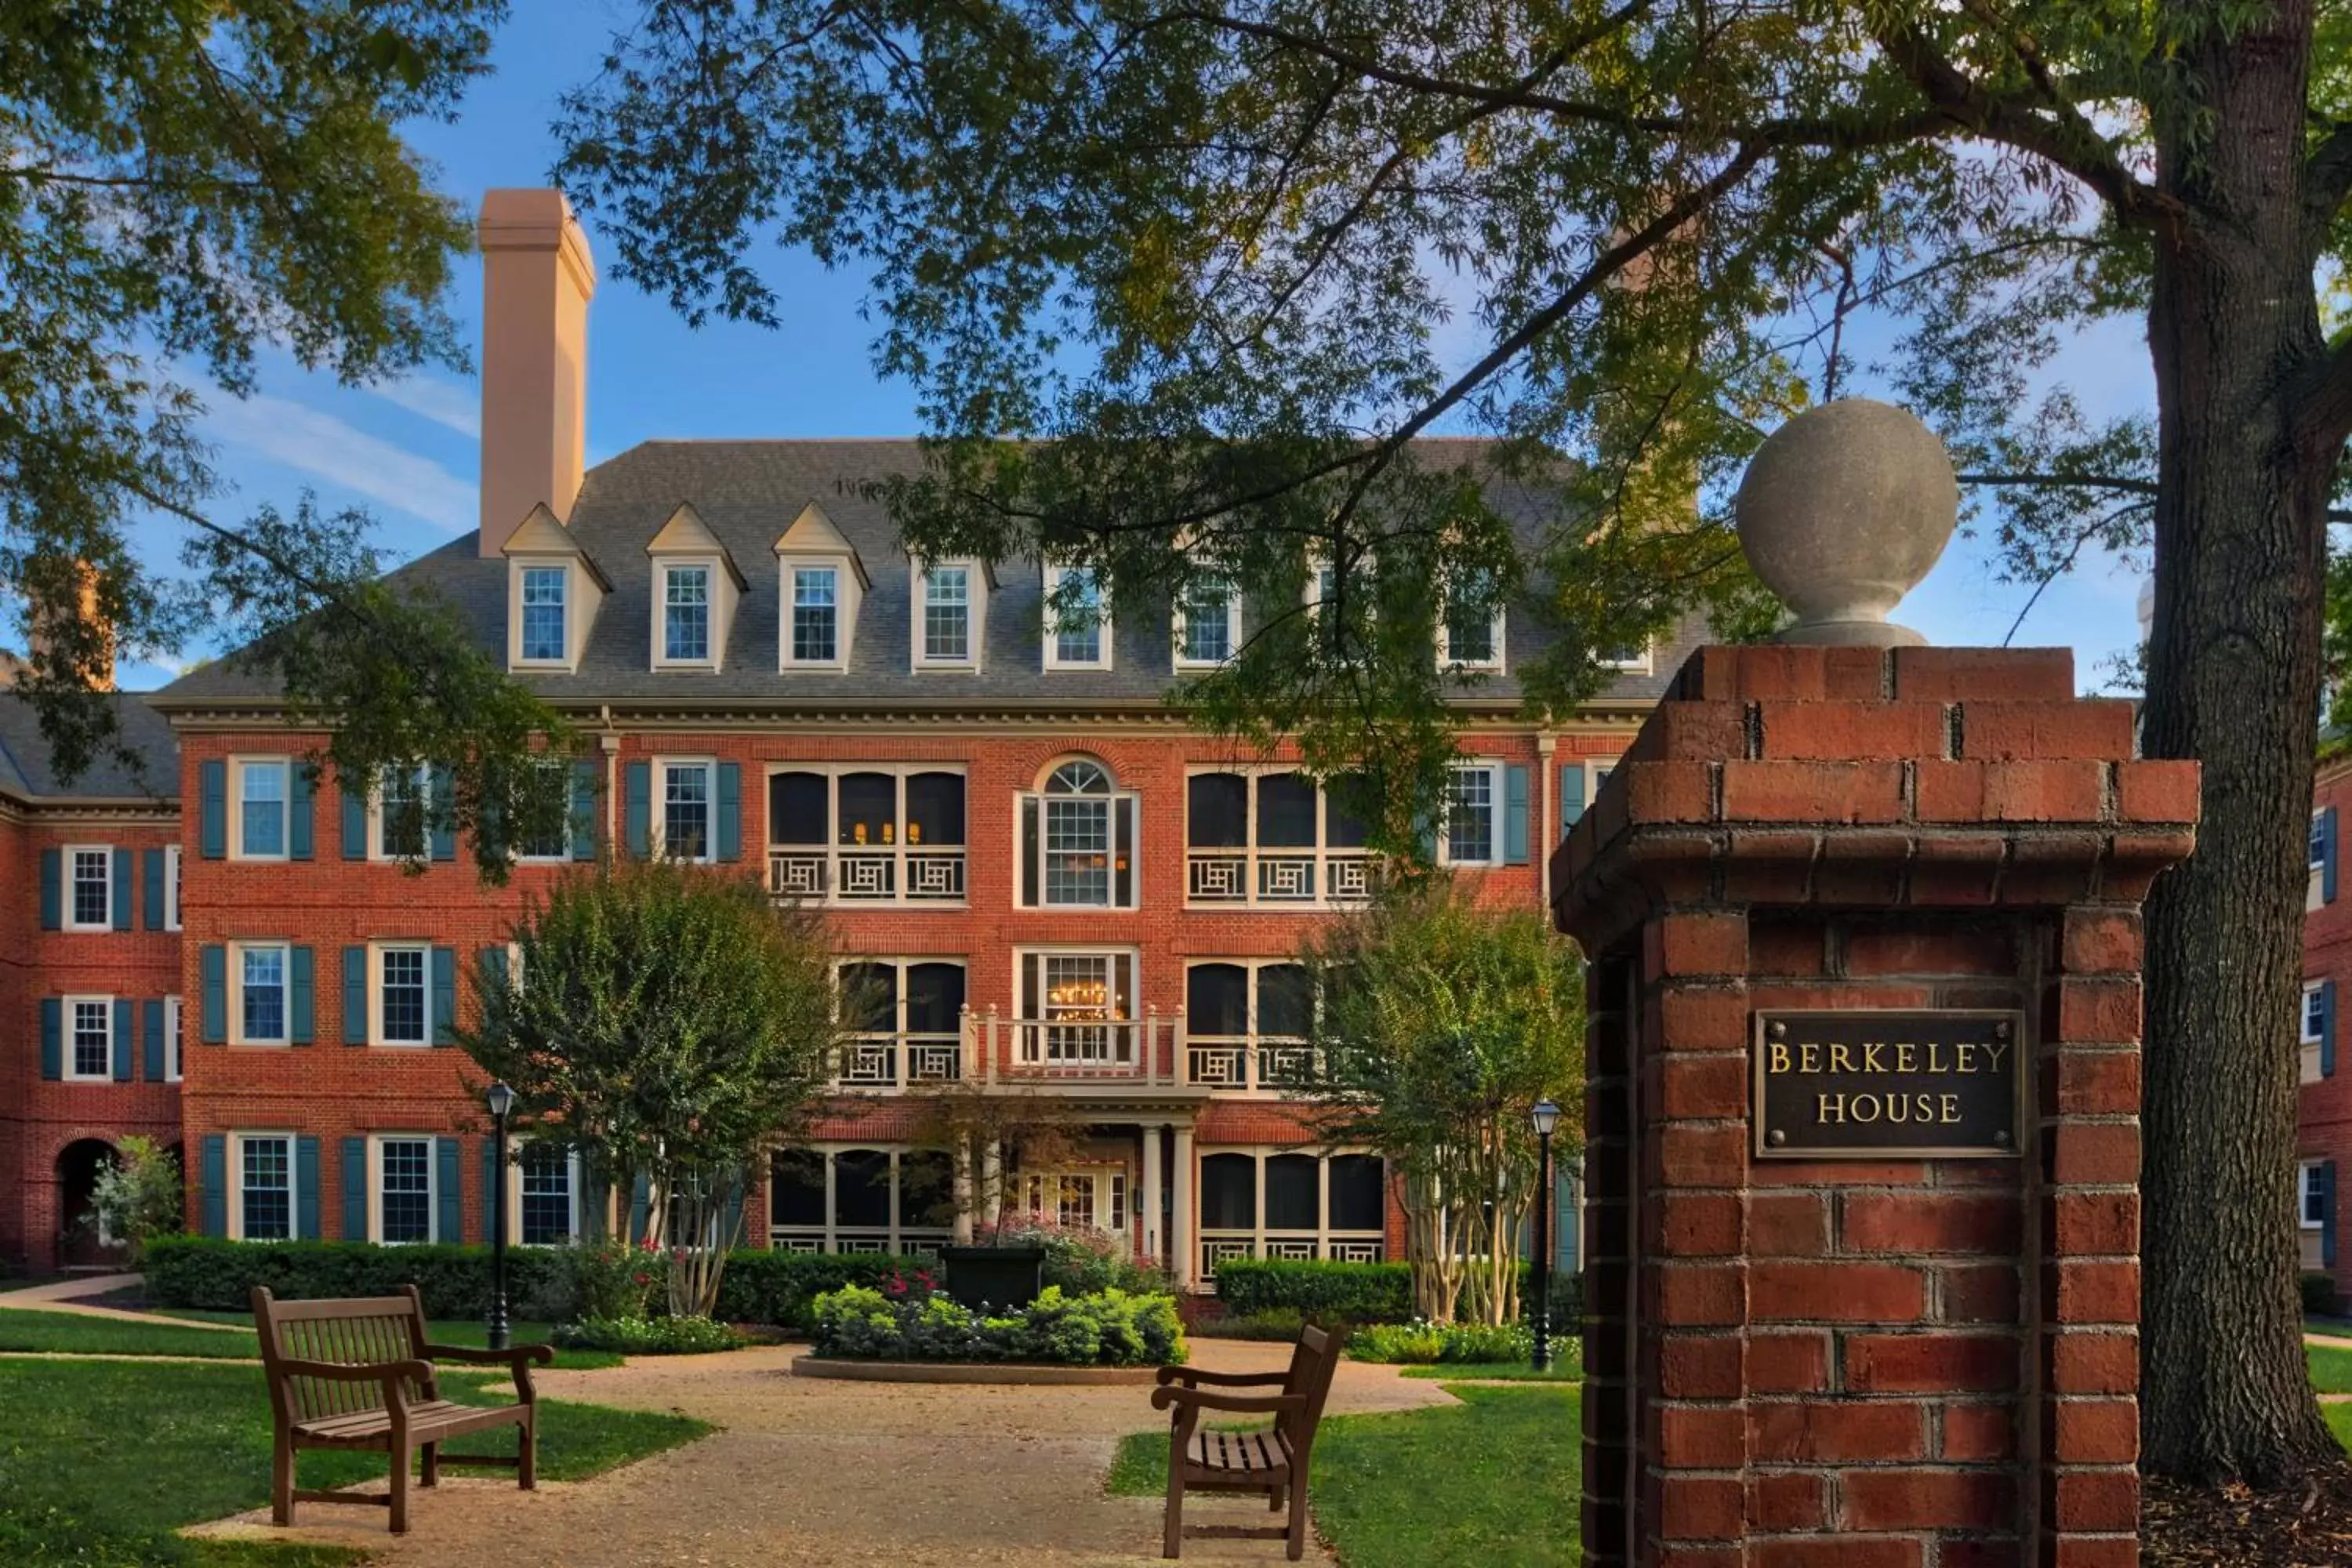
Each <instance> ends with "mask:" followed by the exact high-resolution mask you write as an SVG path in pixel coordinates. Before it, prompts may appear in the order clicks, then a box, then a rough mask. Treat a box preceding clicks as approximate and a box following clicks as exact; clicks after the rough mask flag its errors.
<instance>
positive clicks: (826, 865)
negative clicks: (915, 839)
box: [768, 844, 964, 904]
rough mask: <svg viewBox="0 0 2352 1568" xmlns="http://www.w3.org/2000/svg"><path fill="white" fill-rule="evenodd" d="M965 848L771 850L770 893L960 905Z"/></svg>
mask: <svg viewBox="0 0 2352 1568" xmlns="http://www.w3.org/2000/svg"><path fill="white" fill-rule="evenodd" d="M963 859H964V851H963V847H962V846H961V845H956V846H953V847H944V848H927V847H912V846H908V845H904V844H900V845H888V844H884V845H870V844H861V845H856V846H850V845H843V846H840V847H832V848H828V847H824V846H822V845H810V846H807V847H797V848H784V849H771V850H769V851H768V890H769V891H770V892H772V893H773V894H775V895H776V896H777V897H778V898H787V899H814V900H821V901H823V902H824V903H830V904H958V903H961V902H962V901H963Z"/></svg>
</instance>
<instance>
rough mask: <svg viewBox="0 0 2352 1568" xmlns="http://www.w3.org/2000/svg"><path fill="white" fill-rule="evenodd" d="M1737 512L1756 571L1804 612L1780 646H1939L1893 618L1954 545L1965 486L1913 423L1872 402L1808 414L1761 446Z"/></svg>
mask: <svg viewBox="0 0 2352 1568" xmlns="http://www.w3.org/2000/svg"><path fill="white" fill-rule="evenodd" d="M1734 513H1735V515H1736V517H1737V519H1738V528H1739V548H1740V549H1741V551H1742V552H1745V553H1746V554H1747V556H1748V565H1749V566H1751V567H1753V568H1754V569H1755V572H1756V575H1757V576H1758V577H1759V578H1761V579H1762V580H1763V582H1764V585H1765V586H1766V587H1768V588H1769V589H1771V590H1772V592H1774V593H1775V594H1778V595H1780V599H1781V602H1782V603H1783V604H1786V605H1788V606H1789V607H1790V609H1792V610H1794V611H1796V612H1797V620H1796V624H1795V625H1793V626H1789V627H1788V628H1786V629H1785V630H1783V631H1782V632H1781V633H1780V637H1779V638H1778V639H1777V640H1779V641H1780V642H1786V643H1847V644H1865V645H1870V646H1874V647H1891V646H1895V645H1911V644H1917V643H1923V642H1925V641H1927V638H1925V637H1921V636H1920V635H1919V634H1918V633H1917V632H1915V631H1913V630H1911V629H1910V628H1909V627H1908V626H1895V625H1894V624H1893V623H1891V622H1889V621H1888V620H1887V618H1886V616H1887V612H1889V611H1890V610H1892V609H1894V608H1895V605H1897V604H1899V603H1900V602H1901V601H1902V598H1903V595H1906V594H1907V593H1909V592H1910V591H1911V590H1912V589H1913V588H1914V587H1915V586H1916V585H1917V584H1918V582H1919V580H1920V579H1921V578H1922V577H1925V576H1926V575H1927V574H1928V572H1929V571H1931V570H1932V569H1933V568H1934V567H1935V564H1936V562H1937V559H1938V558H1940V557H1941V556H1942V555H1943V553H1944V546H1945V545H1947V544H1948V543H1950V542H1951V538H1952V529H1953V526H1954V524H1955V523H1957V522H1958V520H1959V513H1960V486H1959V480H1958V479H1956V478H1955V477H1954V476H1953V473H1952V459H1951V456H1950V454H1948V453H1947V452H1946V451H1945V450H1944V444H1943V442H1941V441H1939V440H1937V438H1936V433H1935V432H1934V431H1932V430H1930V429H1928V428H1927V426H1925V425H1922V424H1921V423H1919V421H1918V420H1917V419H1916V417H1914V416H1912V415H1910V414H1908V413H1906V412H1905V411H1904V410H1903V409H1900V408H1897V407H1895V405H1892V404H1888V403H1878V402H1874V401H1873V400H1872V399H1870V398H1866V397H1849V398H1843V399H1841V400H1839V401H1838V402H1835V403H1824V404H1822V405H1821V406H1820V407H1818V408H1809V409H1807V410H1806V411H1805V412H1804V413H1802V414H1800V415H1798V416H1796V417H1795V418H1794V419H1791V420H1790V421H1789V422H1788V423H1787V424H1785V425H1783V426H1780V428H1779V429H1778V430H1775V431H1773V432H1772V434H1771V436H1770V437H1769V438H1768V439H1767V440H1766V441H1765V443H1764V445H1763V446H1762V447H1759V448H1758V449H1757V453H1756V456H1755V457H1754V458H1752V459H1751V460H1750V461H1749V463H1748V472H1747V475H1746V476H1745V477H1744V478H1742V479H1740V481H1739V496H1738V500H1737V501H1735V502H1734Z"/></svg>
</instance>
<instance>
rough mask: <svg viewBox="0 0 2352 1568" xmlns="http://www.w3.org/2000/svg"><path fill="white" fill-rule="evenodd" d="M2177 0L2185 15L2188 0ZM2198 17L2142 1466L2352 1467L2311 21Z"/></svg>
mask: <svg viewBox="0 0 2352 1568" xmlns="http://www.w3.org/2000/svg"><path fill="white" fill-rule="evenodd" d="M2184 8H2185V7H2184ZM2196 9H2197V10H2199V11H2200V12H2202V13H2205V15H2206V18H2207V19H2206V20H2205V22H2204V23H2203V24H2202V26H2204V27H2205V28H2206V32H2205V34H2204V40H2203V41H2202V42H2200V44H2198V45H2196V46H2195V47H2194V48H2193V50H2192V58H2189V60H2187V61H2185V62H2184V64H2185V65H2186V67H2187V68H2186V69H2185V70H2184V71H2183V72H2182V73H2181V76H2182V78H2183V79H2186V80H2189V81H2198V82H2200V84H2201V87H2202V89H2203V93H2202V99H2203V101H2202V103H2201V105H2200V108H2201V109H2202V110H2204V111H2206V112H2207V113H2209V114H2210V120H2208V121H2205V122H2204V123H2202V124H2201V125H2200V124H2197V123H2194V122H2193V121H2192V120H2191V119H2190V118H2189V116H2186V115H2184V114H2181V113H2179V112H2176V113H2174V114H2171V115H2169V116H2166V117H2160V118H2159V120H2158V127H2157V131H2158V138H2157V142H2158V171H2157V180H2158V186H2159V188H2160V189H2161V190H2162V191H2164V192H2165V193H2166V194H2167V195H2168V196H2171V197H2173V198H2175V199H2176V200H2177V202H2178V203H2179V211H2180V212H2181V213H2182V214H2184V215H2185V216H2179V217H2177V218H2173V219H2169V220H2163V221H2160V222H2159V225H2158V231H2157V234H2156V237H2155V246H2156V258H2155V260H2156V273H2155V289H2154V294H2153V299H2152V302H2151V308H2150V312H2149V324H2150V347H2151V349H2152V351H2153V356H2154V360H2155V365H2156V376H2157V406H2158V426H2159V429H2158V442H2159V455H2158V461H2159V479H2160V484H2159V488H2158V500H2157V503H2156V516H2155V536H2156V567H2157V594H2156V616H2155V624H2154V626H2153V629H2152V632H2151V636H2150V642H2149V648H2148V700H2147V716H2146V721H2145V726H2146V727H2145V731H2144V741H2143V744H2144V749H2145V751H2146V752H2147V755H2149V756H2155V757H2193V758H2196V759H2199V760H2200V762H2202V763H2203V764H2204V809H2205V819H2204V824H2203V826H2202V827H2201V828H2200V831H2199V834H2198V845H2197V851H2196V853H2195V854H2194V855H2193V856H2191V857H2190V858H2189V860H2188V861H2187V862H2186V863H2184V864H2183V865H2182V866H2180V867H2179V868H2177V869H2175V870H2173V871H2171V872H2170V873H2168V875H2166V876H2165V877H2164V878H2163V879H2160V880H2159V881H2158V884H2157V886H2156V889H2155V892H2154V895H2153V896H2152V897H2151V899H2150V900H2149V901H2148V906H2147V1029H2146V1057H2145V1070H2146V1092H2147V1101H2146V1116H2145V1121H2144V1132H2145V1140H2146V1170H2145V1174H2144V1180H2143V1199H2144V1208H2143V1214H2142V1231H2141V1255H2142V1267H2143V1270H2144V1276H2143V1300H2144V1319H2145V1322H2144V1326H2143V1342H2142V1346H2141V1365H2142V1384H2141V1420H2142V1428H2143V1440H2144V1447H2145V1455H2144V1462H2145V1464H2146V1466H2147V1468H2148V1469H2149V1470H2150V1471H2152V1472H2156V1473H2161V1474H2168V1475H2172V1476H2177V1477H2180V1478H2183V1479H2190V1480H2196V1481H2203V1482H2218V1481H2221V1480H2224V1479H2232V1478H2235V1479H2244V1480H2246V1481H2248V1482H2251V1483H2252V1484H2254V1485H2257V1486H2271V1485H2276V1484H2279V1483H2281V1482H2283V1481H2284V1480H2286V1479H2289V1478H2291V1477H2293V1476H2294V1475H2296V1474H2297V1473H2298V1472H2300V1471H2302V1470H2303V1469H2304V1468H2306V1467H2307V1466H2309V1465H2311V1464H2314V1463H2317V1462H2322V1461H2336V1460H2340V1458H2341V1454H2340V1453H2339V1451H2338V1450H2337V1449H2336V1445H2335V1443H2334V1441H2333V1440H2332V1439H2331V1438H2330V1437H2329V1436H2328V1433H2327V1429H2326V1426H2324V1425H2323V1424H2322V1422H2321V1420H2320V1416H2319V1411H2318V1406H2317V1405H2316V1404H2315V1401H2314V1399H2313V1396H2312V1392H2311V1388H2310V1384H2309V1380H2308V1377H2307V1375H2306V1373H2305V1362H2304V1352H2303V1341H2302V1311H2301V1306H2300V1302H2299V1300H2298V1299H2297V1291H2296V1272H2297V1246H2296V1228H2295V1215H2294V1162H2295V1099H2296V1083H2297V1077H2298V1074H2297V1045H2296V1038H2297V1037H2296V1032H2295V1027H2294V1020H2295V1017H2296V1007H2297V1002H2298V998H2299V996H2300V994H2301V988H2302V986H2301V982H2302V976H2303V926H2304V917H2303V901H2304V888H2305V875H2306V872H2305V866H2306V859H2305V830H2306V824H2307V823H2308V820H2309V816H2310V812H2311V792H2312V772H2313V753H2314V751H2315V744H2316V740H2317V715H2318V711H2319V687H2320V672H2319V641H2320V624H2321V613H2322V606H2321V581H2322V575H2323V563H2324V548H2325V542H2326V536H2325V524H2324V515H2325V506H2324V503H2325V500H2326V484H2327V478H2328V473H2329V470H2330V469H2331V468H2332V467H2333V463H2334V457H2335V454H2334V453H2333V452H2328V453H2325V454H2315V453H2314V452H2312V451H2310V450H2309V449H2307V447H2308V443H2307V442H2304V443H2301V445H2303V446H2304V447H2305V449H2301V450H2299V449H2298V446H2299V442H2298V438H2297V434H2296V423H2295V413H2296V410H2295V408H2294V399H2293V394H2292V391H2291V388H2292V385H2293V383H2294V377H2295V376H2296V374H2297V373H2298V372H2302V371H2305V370H2307V369H2308V367H2310V366H2311V365H2313V364H2314V363H2316V362H2317V361H2318V360H2319V359H2320V358H2321V357H2322V356H2323V354H2324V352H2325V343H2324V340H2323V339H2322V337H2321V335H2320V331H2319V322H2318V317H2317V311H2316V308H2315V295H2314V290H2313V286H2312V279H2311V271H2310V250H2309V248H2308V241H2307V239H2306V238H2305V236H2304V235H2303V234H2302V232H2301V223H2302V216H2301V212H2300V207H2301V205H2302V204H2301V202H2300V201H2299V200H2297V199H2294V195H2293V194H2299V192H2300V190H2301V159H2302V155H2303V150H2304V144H2305V143H2304V130H2303V123H2302V115H2303V106H2304V104H2305V101H2306V99H2305V74H2306V72H2307V70H2308V62H2309V56H2310V48H2311V18H2310V15H2309V12H2308V8H2307V6H2305V5H2298V4H2295V3H2294V0H2287V3H2286V4H2284V5H2281V6H2280V7H2279V9H2278V10H2277V11H2276V12H2274V13H2273V14H2272V15H2271V16H2266V17H2263V18H2261V19H2260V20H2258V21H2255V22H2254V23H2252V25H2251V26H2241V27H2238V28H2237V29H2236V30H2235V31H2234V35H2233V36H2227V37H2226V41H2225V35H2230V34H2231V29H2227V28H2224V27H2222V26H2221V24H2220V23H2219V22H2218V21H2216V20H2214V19H2213V18H2212V17H2211V16H2210V12H2208V11H2206V8H2205V7H2203V6H2199V7H2196Z"/></svg>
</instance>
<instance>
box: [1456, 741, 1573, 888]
mask: <svg viewBox="0 0 2352 1568" xmlns="http://www.w3.org/2000/svg"><path fill="white" fill-rule="evenodd" d="M1504 765H1505V764H1504V763H1501V762H1498V761H1496V760H1495V759H1493V758H1489V757H1463V758H1457V759H1456V760H1455V761H1454V763H1452V764H1450V765H1449V766H1448V768H1447V770H1446V785H1445V787H1446V809H1445V811H1444V814H1443V815H1441V816H1439V818H1438V823H1437V863H1438V864H1439V865H1441V866H1464V867H1469V868H1479V869H1484V868H1491V867H1496V866H1500V865H1502V864H1503V863H1504V861H1503V855H1504V849H1503V827H1504V823H1503V811H1504V805H1503V769H1504ZM1472 772H1476V773H1485V774H1486V775H1487V782H1486V809H1487V811H1488V812H1489V813H1490V814H1491V817H1492V831H1491V832H1490V833H1489V834H1488V836H1487V837H1488V842H1489V844H1490V845H1491V847H1492V854H1491V856H1490V857H1489V858H1486V859H1484V860H1456V859H1455V858H1454V835H1453V832H1452V830H1451V823H1450V822H1449V820H1448V819H1449V818H1450V817H1451V816H1453V790H1454V774H1455V773H1472ZM1586 809H1587V810H1590V809H1591V802H1590V801H1589V800H1588V801H1587V803H1586Z"/></svg>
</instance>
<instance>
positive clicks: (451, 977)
mask: <svg viewBox="0 0 2352 1568" xmlns="http://www.w3.org/2000/svg"><path fill="white" fill-rule="evenodd" d="M433 1043H434V1044H435V1045H436V1046H454V1045H456V1044H457V949H456V948H454V947H436V948H435V949H434V950H433Z"/></svg>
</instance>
